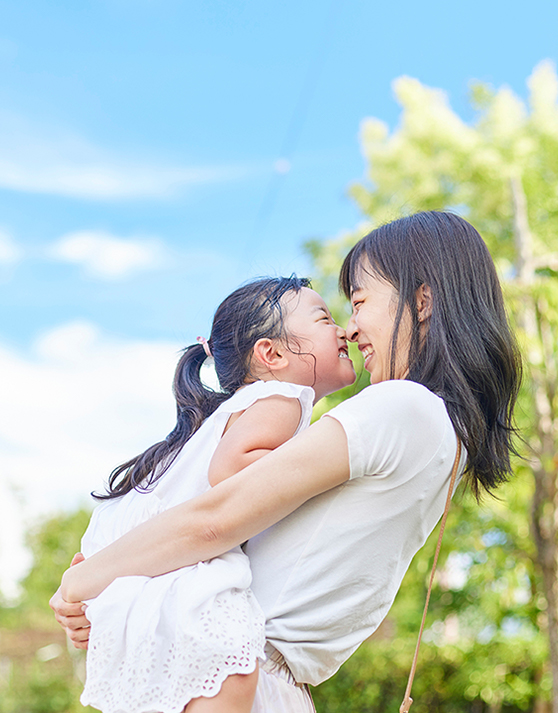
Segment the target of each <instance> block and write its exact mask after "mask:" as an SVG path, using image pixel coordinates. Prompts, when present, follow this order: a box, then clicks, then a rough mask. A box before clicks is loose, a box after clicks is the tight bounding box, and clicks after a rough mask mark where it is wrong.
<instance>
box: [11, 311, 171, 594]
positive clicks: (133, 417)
mask: <svg viewBox="0 0 558 713" xmlns="http://www.w3.org/2000/svg"><path fill="white" fill-rule="evenodd" d="M178 349H179V345H177V344H171V343H163V342H145V341H124V340H112V339H108V338H107V337H106V336H104V335H103V334H102V333H101V332H100V331H99V330H98V328H97V327H96V326H94V325H92V324H89V323H87V322H74V323H70V324H66V325H64V326H61V327H59V328H58V329H55V330H52V331H50V332H48V333H47V334H44V335H43V336H42V337H41V338H40V339H38V340H37V342H36V343H35V345H34V346H33V350H32V352H31V354H29V355H23V354H21V353H18V352H16V351H15V350H13V349H10V348H8V347H6V346H2V345H0V372H1V373H2V380H1V382H0V402H1V403H2V409H1V411H0V442H1V444H2V448H1V449H0V503H2V508H1V510H0V523H2V524H1V526H0V543H1V544H2V546H1V547H0V573H1V578H0V586H2V587H3V588H4V589H5V590H7V591H8V592H9V591H11V589H10V586H11V583H12V582H13V580H14V578H15V577H16V576H18V575H20V574H21V573H22V572H23V569H22V568H23V567H24V566H25V565H26V562H24V561H22V559H21V554H20V552H21V547H22V540H21V536H22V531H23V525H24V523H27V522H29V521H30V520H32V519H33V518H35V517H37V515H39V514H44V513H48V512H53V511H57V510H61V509H66V508H70V507H76V506H77V504H78V503H80V502H82V503H83V502H91V501H90V500H89V493H90V491H91V490H97V489H102V487H103V482H104V480H105V479H106V477H107V476H108V474H109V473H110V471H111V470H112V469H113V468H114V467H115V466H116V465H118V464H119V463H122V462H124V461H125V460H126V459H128V458H129V457H131V456H132V455H135V454H137V453H140V452H141V451H142V450H144V449H145V448H146V447H148V446H149V445H151V444H152V443H154V442H155V441H157V440H160V439H161V438H164V437H165V436H166V434H167V433H168V432H169V431H170V430H171V429H172V427H173V424H174V419H175V414H174V401H173V398H172V394H171V383H172V375H173V371H174V367H175V364H176V361H177V359H178V355H177V351H178ZM12 589H13V586H12Z"/></svg>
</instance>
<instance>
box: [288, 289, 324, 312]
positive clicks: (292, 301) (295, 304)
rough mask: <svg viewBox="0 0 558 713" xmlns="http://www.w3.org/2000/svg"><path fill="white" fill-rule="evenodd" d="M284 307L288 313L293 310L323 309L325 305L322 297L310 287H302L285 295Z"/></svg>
mask: <svg viewBox="0 0 558 713" xmlns="http://www.w3.org/2000/svg"><path fill="white" fill-rule="evenodd" d="M284 304H285V307H286V309H287V311H288V312H290V313H292V312H294V311H295V310H299V309H302V310H314V309H320V308H321V309H325V310H326V311H327V306H326V303H325V302H324V299H323V297H322V296H321V295H320V294H318V293H317V292H316V291H315V290H313V289H312V288H310V287H302V288H301V289H300V290H299V291H298V292H294V291H293V292H291V293H289V294H287V295H285V303H284Z"/></svg>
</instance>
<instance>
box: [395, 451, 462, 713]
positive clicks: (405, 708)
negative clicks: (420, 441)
mask: <svg viewBox="0 0 558 713" xmlns="http://www.w3.org/2000/svg"><path fill="white" fill-rule="evenodd" d="M460 459H461V441H460V440H459V439H457V453H456V454H455V461H454V463H453V468H452V471H451V478H450V484H449V490H448V497H447V498H446V507H445V508H444V514H443V515H442V523H441V525H440V534H439V535H438V544H437V545H436V553H435V554H434V563H433V565H432V572H431V573H430V582H429V584H428V592H427V594H426V603H425V605H424V611H423V613H422V622H421V624H420V630H419V635H418V640H417V645H416V648H415V655H414V656H413V663H412V664H411V673H410V674H409V680H408V681H407V689H406V691H405V698H404V699H403V703H402V704H401V706H400V708H399V713H409V708H410V707H411V704H412V702H413V699H412V698H411V687H412V685H413V679H414V677H415V671H416V669H417V661H418V653H419V648H420V642H421V639H422V632H423V630H424V622H425V621H426V612H427V611H428V603H429V602H430V593H431V592H432V583H433V582H434V574H435V573H436V565H437V564H438V555H439V554H440V547H441V546H442V537H443V534H444V529H445V527H446V520H447V519H448V512H449V507H450V503H451V496H452V494H453V486H454V485H455V479H456V478H457V470H458V468H459V461H460Z"/></svg>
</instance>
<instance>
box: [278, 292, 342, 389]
mask: <svg viewBox="0 0 558 713" xmlns="http://www.w3.org/2000/svg"><path fill="white" fill-rule="evenodd" d="M284 305H285V310H286V313H287V314H286V318H285V329H286V332H287V334H288V335H289V338H288V348H289V362H290V364H289V368H290V369H291V370H292V371H291V376H290V378H291V380H293V381H294V382H295V383H297V384H302V385H307V386H312V387H313V388H314V391H315V392H316V401H317V400H318V399H321V398H322V397H323V396H327V395H328V394H332V393H333V392H334V391H337V390H338V389H341V388H343V387H344V386H349V384H352V383H353V382H354V380H355V378H356V375H355V370H354V368H353V362H352V361H351V360H350V359H349V354H348V350H347V336H346V334H345V330H344V329H343V328H342V327H340V326H339V325H337V324H335V322H334V320H333V317H332V316H331V314H330V311H329V310H328V308H327V306H326V303H325V302H324V301H323V299H322V298H321V297H320V295H319V294H318V293H317V292H314V290H311V289H310V288H308V287H303V288H302V289H301V290H300V291H299V292H297V293H290V294H287V295H286V296H285V298H284ZM299 351H300V352H301V353H300V354H298V353H297V352H299Z"/></svg>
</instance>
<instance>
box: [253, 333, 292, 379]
mask: <svg viewBox="0 0 558 713" xmlns="http://www.w3.org/2000/svg"><path fill="white" fill-rule="evenodd" d="M254 359H255V360H256V363H257V365H259V366H263V367H264V368H265V369H266V370H267V371H277V370H279V369H284V368H285V367H286V366H288V365H289V360H288V357H287V355H286V351H285V349H284V347H283V345H282V344H281V342H280V341H279V340H277V339H268V338H267V337H266V338H263V339H258V341H257V342H256V343H255V344H254Z"/></svg>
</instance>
